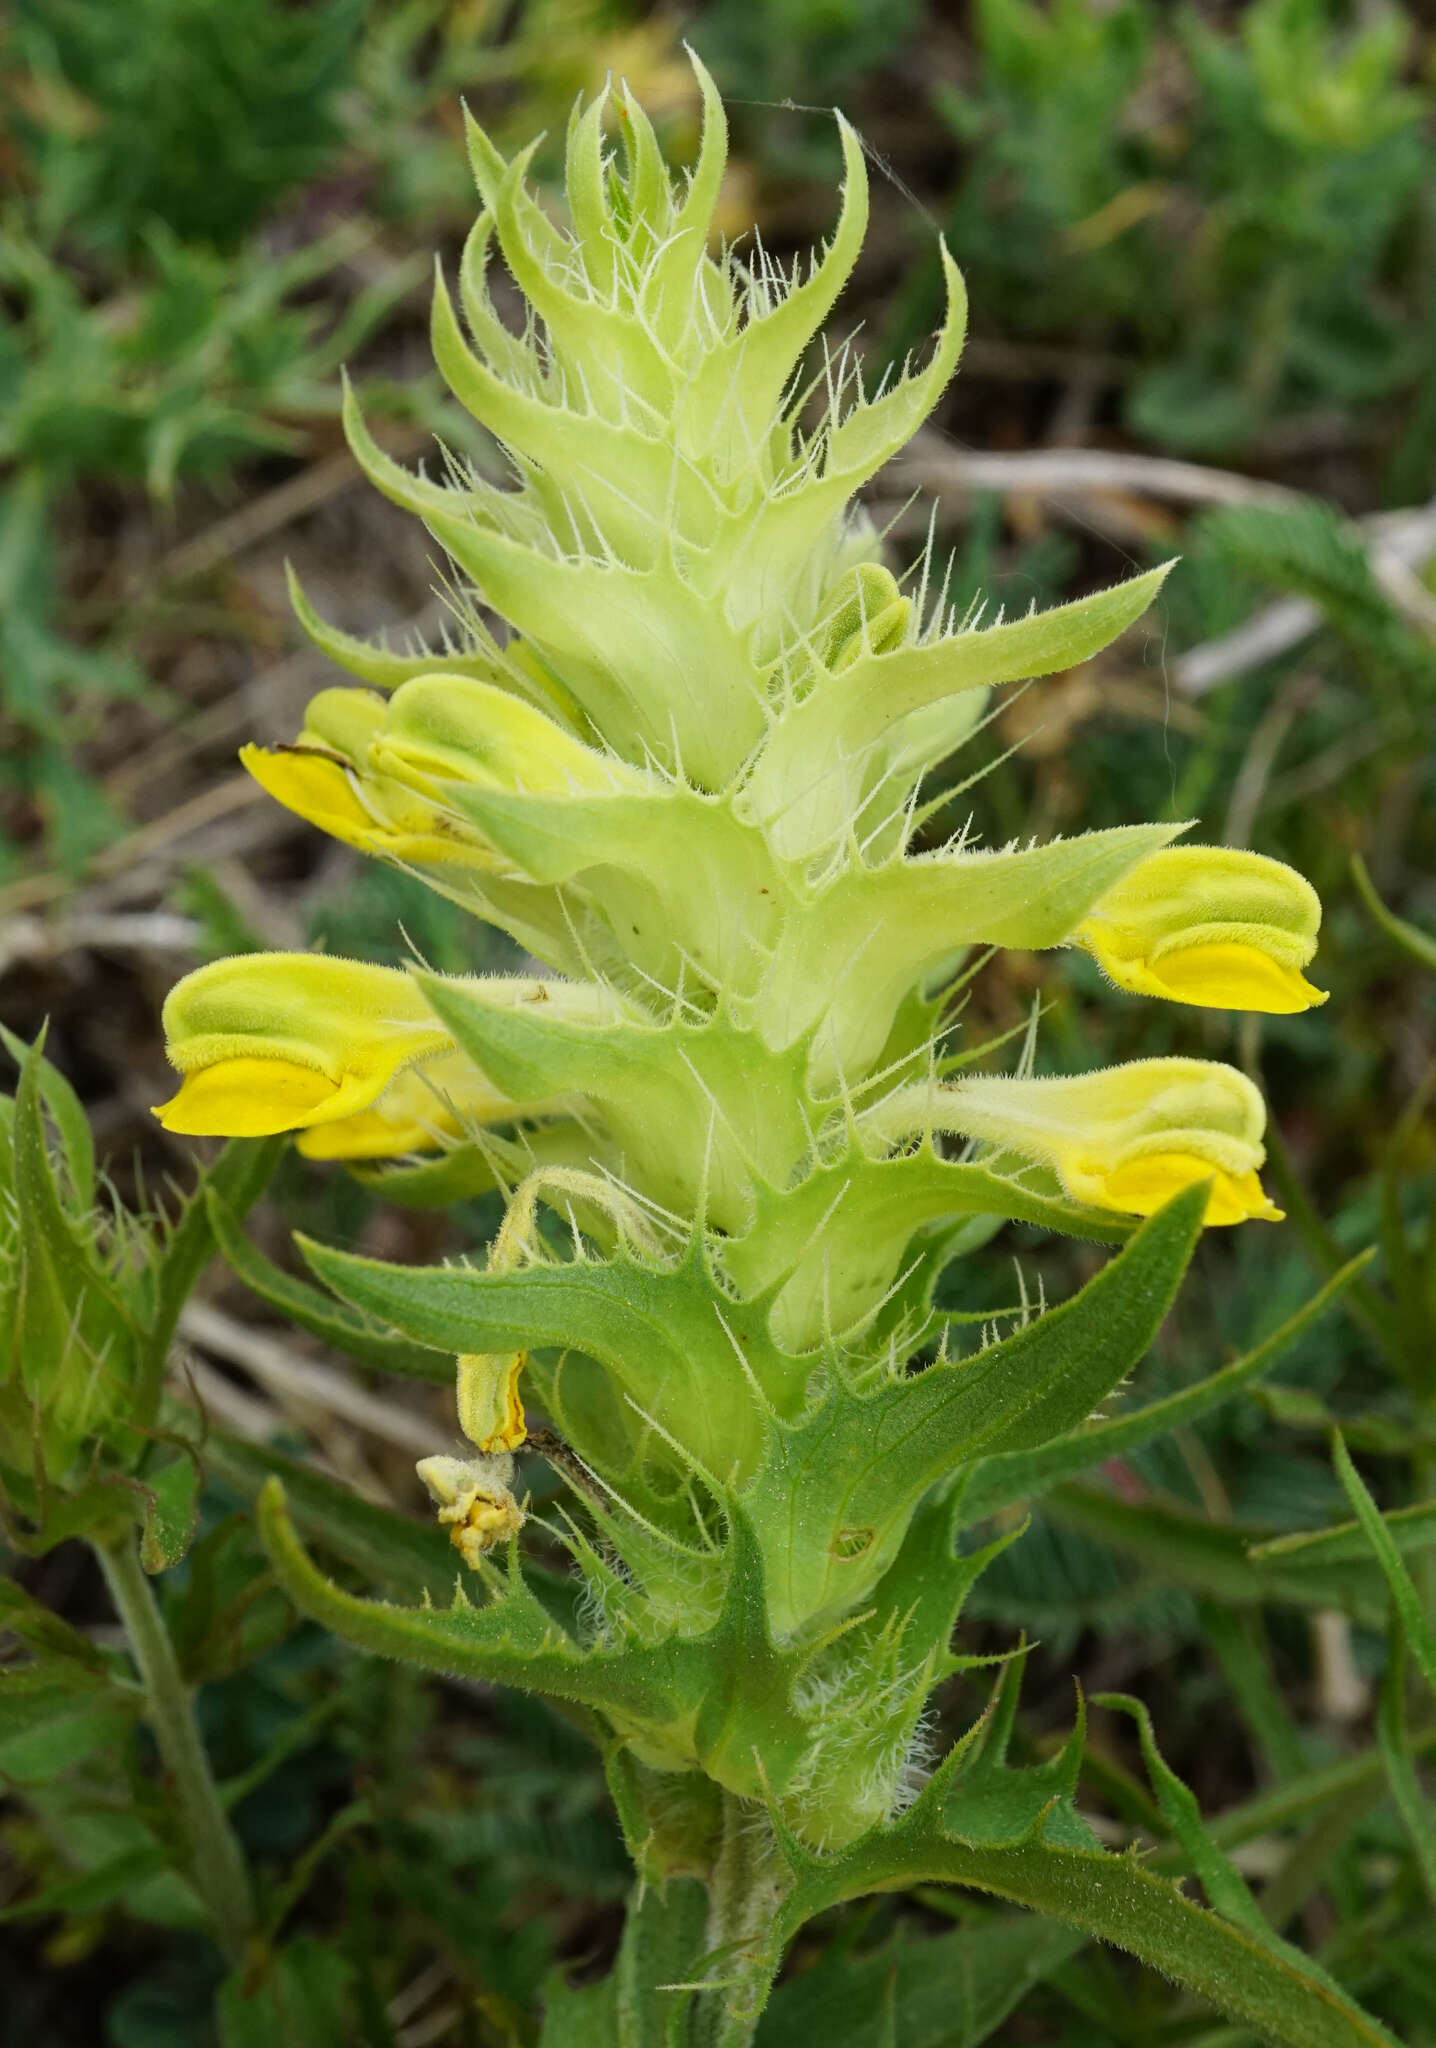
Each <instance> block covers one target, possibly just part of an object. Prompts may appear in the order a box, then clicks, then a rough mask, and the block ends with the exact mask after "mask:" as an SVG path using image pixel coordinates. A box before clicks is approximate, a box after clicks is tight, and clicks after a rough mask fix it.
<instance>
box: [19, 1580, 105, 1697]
mask: <svg viewBox="0 0 1436 2048" xmlns="http://www.w3.org/2000/svg"><path fill="white" fill-rule="evenodd" d="M0 1635H13V1636H16V1637H18V1639H19V1640H20V1641H21V1642H22V1643H24V1644H25V1646H26V1647H27V1648H28V1649H29V1650H31V1651H33V1652H34V1654H35V1656H36V1657H37V1658H38V1659H40V1660H41V1661H42V1662H46V1663H48V1662H50V1661H51V1660H53V1661H55V1662H57V1663H61V1664H66V1665H74V1666H78V1669H79V1672H80V1673H81V1674H86V1673H89V1674H93V1675H94V1676H95V1677H97V1678H102V1677H103V1676H104V1675H105V1672H106V1668H107V1667H106V1664H105V1659H104V1654H103V1652H102V1651H100V1650H99V1649H98V1648H97V1647H96V1645H95V1644H94V1643H92V1642H91V1641H90V1639H89V1637H88V1636H85V1635H81V1633H80V1631H79V1630H78V1629H75V1628H71V1626H70V1624H69V1623H68V1622H67V1621H62V1620H61V1619H60V1617H59V1615H58V1614H52V1613H51V1612H50V1610H49V1608H48V1607H44V1606H42V1605H41V1603H40V1602H39V1601H38V1600H36V1599H35V1598H34V1597H33V1596H32V1595H31V1594H29V1593H27V1592H26V1591H25V1589H24V1587H23V1586H18V1585H17V1584H16V1583H15V1581H14V1579H11V1578H0Z"/></svg>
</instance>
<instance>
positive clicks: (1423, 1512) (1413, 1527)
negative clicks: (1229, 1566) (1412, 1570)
mask: <svg viewBox="0 0 1436 2048" xmlns="http://www.w3.org/2000/svg"><path fill="white" fill-rule="evenodd" d="M1381 1519H1382V1521H1383V1523H1384V1524H1385V1526H1386V1533H1387V1535H1388V1536H1389V1537H1390V1539H1391V1542H1392V1544H1393V1545H1394V1547H1395V1549H1396V1551H1397V1553H1398V1555H1400V1556H1402V1557H1415V1556H1419V1555H1420V1554H1421V1552H1422V1551H1425V1550H1430V1549H1432V1548H1433V1547H1436V1502H1433V1501H1417V1502H1416V1504H1415V1505H1414V1506H1413V1507H1409V1508H1393V1509H1392V1510H1391V1512H1390V1513H1389V1514H1386V1515H1383V1516H1382V1518H1381ZM1247 1556H1248V1557H1249V1558H1250V1559H1251V1561H1252V1563H1253V1564H1254V1565H1258V1566H1261V1565H1272V1566H1275V1567H1276V1568H1278V1569H1279V1570H1281V1571H1283V1572H1287V1571H1300V1570H1301V1569H1302V1568H1303V1566H1306V1565H1314V1566H1317V1567H1321V1566H1325V1565H1347V1564H1369V1563H1370V1561H1371V1540H1370V1538H1369V1537H1368V1535H1367V1533H1366V1527H1365V1524H1364V1523H1362V1522H1342V1523H1340V1524H1338V1526H1337V1527H1336V1528H1334V1529H1316V1530H1302V1531H1300V1532H1299V1533H1298V1534H1296V1535H1294V1536H1274V1537H1273V1538H1272V1539H1271V1541H1270V1542H1268V1543H1254V1544H1253V1545H1252V1547H1251V1548H1250V1550H1248V1552H1247Z"/></svg>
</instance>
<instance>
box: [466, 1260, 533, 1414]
mask: <svg viewBox="0 0 1436 2048" xmlns="http://www.w3.org/2000/svg"><path fill="white" fill-rule="evenodd" d="M491 1270H492V1268H491ZM527 1357H528V1353H527V1352H524V1351H507V1352H497V1351H496V1352H464V1353H461V1355H460V1357H459V1359H458V1389H457V1393H458V1405H459V1427H460V1429H461V1430H462V1431H463V1432H464V1435H465V1436H466V1437H467V1438H468V1439H469V1441H470V1442H471V1443H474V1444H477V1445H478V1447H479V1449H480V1450H481V1451H516V1450H517V1449H518V1447H519V1445H520V1444H521V1443H523V1442H524V1440H525V1438H526V1437H527V1436H528V1433H529V1432H528V1422H527V1419H526V1417H525V1415H524V1404H523V1402H522V1401H521V1400H520V1398H519V1375H520V1373H521V1372H522V1371H523V1369H524V1363H525V1360H526V1359H527Z"/></svg>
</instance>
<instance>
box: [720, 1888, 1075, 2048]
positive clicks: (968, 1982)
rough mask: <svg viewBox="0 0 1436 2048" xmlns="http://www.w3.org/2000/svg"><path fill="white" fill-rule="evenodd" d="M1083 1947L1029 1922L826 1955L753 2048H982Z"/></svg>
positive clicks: (776, 2004)
mask: <svg viewBox="0 0 1436 2048" xmlns="http://www.w3.org/2000/svg"><path fill="white" fill-rule="evenodd" d="M1085 1941H1086V1937H1085V1935H1083V1934H1081V1933H1079V1932H1077V1931H1076V1930H1075V1929H1073V1928H1070V1927H1061V1926H1058V1925H1057V1924H1056V1923H1055V1922H1053V1921H1051V1920H1043V1919H1040V1918H1038V1917H1037V1916H1036V1915H1034V1914H1030V1913H1025V1914H1023V1915H1021V1916H1020V1917H1017V1916H1013V1917H1008V1916H1005V1915H1004V1916H1003V1917H1001V1918H995V1919H989V1920H984V1921H983V1922H981V1923H980V1924H979V1925H976V1926H973V1927H963V1928H959V1929H958V1930H956V1931H955V1932H954V1933H952V1934H939V1935H936V1936H934V1937H932V1938H930V1939H928V1940H920V1939H914V1938H911V1937H908V1938H900V1939H898V1940H896V1941H893V1942H890V1943H889V1944H888V1945H887V1946H886V1947H884V1948H882V1949H879V1950H878V1951H877V1952H876V1954H870V1955H862V1956H852V1955H848V1954H846V1953H844V1952H843V1951H842V1950H841V1949H839V1948H837V1947H830V1948H829V1949H827V1950H826V1951H825V1952H824V1953H823V1954H822V1955H821V1956H819V1958H818V1960H817V1961H816V1962H815V1963H814V1964H813V1966H812V1967H811V1968H810V1969H807V1970H805V1971H804V1972H803V1973H802V1975H801V1976H796V1977H789V1978H788V1979H787V1980H786V1982H784V1983H782V1984H780V1985H779V1986H778V1988H777V1990H776V1991H775V1992H774V1993H773V1996H772V1998H771V1999H770V2000H769V2002H768V2007H767V2010H766V2011H765V2012H764V2014H763V2017H762V2019H761V2021H760V2022H759V2025H758V2032H757V2035H756V2037H755V2048H813V2044H814V2043H815V2042H821V2043H823V2048H979V2044H980V2043H981V2042H983V2041H987V2040H989V2039H991V2037H992V2035H993V2034H995V2033H996V2031H997V2029H998V2028H999V2027H1000V2026H1001V2025H1002V2022H1003V2021H1004V2020H1005V2019H1006V2018H1007V2016H1008V2014H1009V2013H1011V2012H1013V2011H1014V2010H1015V2009H1016V2007H1017V2006H1018V2005H1020V2004H1021V2002H1022V2000H1023V1999H1024V1998H1025V1997H1026V1996H1027V1994H1028V1992H1029V1991H1030V1990H1031V1989H1032V1988H1033V1986H1034V1985H1037V1984H1040V1983H1041V1982H1042V1981H1043V1979H1044V1978H1045V1977H1048V1976H1050V1974H1051V1973H1052V1971H1053V1970H1055V1969H1057V1968H1059V1967H1060V1966H1061V1965H1062V1964H1063V1963H1065V1962H1066V1961H1067V1960H1068V1958H1069V1957H1071V1956H1072V1955H1074V1954H1075V1953H1076V1951H1077V1950H1078V1949H1079V1948H1081V1947H1082V1946H1083V1945H1084V1943H1085Z"/></svg>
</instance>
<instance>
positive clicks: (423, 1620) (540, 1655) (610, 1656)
mask: <svg viewBox="0 0 1436 2048" xmlns="http://www.w3.org/2000/svg"><path fill="white" fill-rule="evenodd" d="M259 1529H260V1535H261V1537H262V1538H263V1541H264V1546H265V1548H266V1550H267V1551H268V1552H269V1556H270V1561H271V1563H272V1564H273V1566H274V1569H275V1572H276V1574H277V1575H278V1578H279V1581H280V1583H281V1585H282V1586H283V1587H284V1589H285V1591H286V1592H287V1593H288V1594H289V1597H290V1598H291V1600H293V1602H294V1604H295V1606H296V1607H298V1608H299V1609H300V1611H301V1613H304V1614H307V1615H308V1616H309V1617H310V1619H311V1620H313V1621H318V1622H322V1623H323V1625H324V1626H325V1627H326V1628H330V1629H332V1630H333V1631H334V1633H335V1634H336V1635H338V1636H342V1637H343V1638H344V1640H345V1641H346V1642H351V1643H354V1644H356V1645H357V1646H358V1647H359V1648H360V1649H363V1650H367V1651H368V1652H370V1654H372V1655H377V1656H381V1657H396V1658H399V1659H400V1660H401V1661H403V1662H406V1663H410V1664H417V1665H418V1666H419V1667H420V1668H421V1669H424V1670H428V1671H446V1672H452V1673H455V1674H457V1675H459V1676H462V1677H468V1678H476V1679H479V1680H481V1681H485V1682H488V1683H498V1684H509V1685H517V1686H522V1687H524V1688H526V1689H527V1690H529V1691H534V1692H543V1693H547V1694H548V1695H550V1696H551V1697H553V1698H556V1699H566V1700H572V1701H575V1702H577V1703H578V1704H580V1705H584V1706H594V1707H599V1708H602V1709H604V1710H605V1711H607V1712H608V1713H610V1714H613V1715H616V1716H618V1717H620V1718H622V1719H624V1720H633V1719H639V1720H647V1719H651V1718H652V1717H653V1716H654V1715H655V1714H656V1715H657V1716H658V1717H659V1718H660V1719H661V1718H662V1717H663V1715H664V1713H665V1712H666V1711H669V1710H670V1708H671V1710H673V1711H677V1708H676V1706H674V1705H673V1703H675V1702H678V1701H682V1703H683V1705H684V1707H685V1708H686V1709H688V1710H690V1711H691V1710H694V1709H696V1705H697V1702H698V1700H699V1699H700V1698H701V1697H702V1694H703V1691H704V1687H705V1684H706V1683H708V1682H711V1679H712V1671H711V1668H710V1660H709V1659H708V1658H707V1657H706V1656H704V1655H703V1654H702V1650H701V1645H698V1644H694V1643H691V1642H690V1643H682V1642H677V1643H675V1642H673V1641H671V1640H670V1641H669V1642H668V1643H665V1644H660V1645H659V1646H658V1647H656V1648H654V1649H647V1648H640V1647H636V1646H629V1647H627V1648H626V1649H623V1650H617V1651H609V1650H589V1651H584V1650H582V1649H580V1647H579V1646H578V1644H577V1643H576V1642H575V1641H574V1639H573V1638H572V1637H571V1636H569V1635H567V1634H566V1633H565V1632H564V1630H563V1629H561V1628H560V1627H559V1626H558V1624H557V1623H556V1622H555V1621H554V1620H553V1618H552V1616H551V1615H550V1614H549V1613H548V1612H547V1610H546V1609H545V1608H544V1607H543V1606H542V1605H541V1603H540V1602H539V1601H538V1599H537V1598H536V1597H535V1596H534V1594H533V1592H532V1590H531V1589H530V1588H529V1586H528V1585H527V1584H526V1583H525V1581H524V1579H523V1576H522V1573H521V1572H520V1569H519V1565H518V1558H517V1553H514V1554H513V1555H512V1556H511V1560H510V1564H509V1567H508V1570H507V1572H506V1573H505V1574H503V1575H499V1574H497V1573H492V1574H486V1575H485V1578H486V1581H487V1582H488V1583H489V1586H490V1597H489V1599H488V1600H487V1602H486V1604H485V1605H483V1606H475V1605H474V1604H473V1603H472V1602H471V1601H470V1600H469V1598H468V1595H467V1594H466V1593H465V1591H464V1589H463V1586H462V1585H461V1584H460V1585H459V1586H458V1587H457V1589H456V1592H455V1597H454V1602H453V1604H452V1605H451V1606H449V1607H443V1608H440V1607H432V1606H431V1607H418V1608H412V1607H395V1606H391V1605H389V1604H388V1603H386V1602H384V1601H378V1600H364V1599H360V1598H359V1597H358V1596H356V1595H355V1594H352V1593H346V1592H344V1591H343V1590H342V1589H341V1588H340V1587H338V1586H336V1585H335V1584H334V1583H333V1581H332V1580H330V1579H326V1578H325V1577H324V1575H323V1574H322V1573H321V1572H320V1571H318V1570H317V1569H316V1567H315V1566H314V1564H313V1563H312V1562H311V1561H310V1559H309V1558H308V1556H307V1555H306V1554H305V1552H304V1550H303V1548H302V1547H301V1545H300V1543H299V1540H298V1538H297V1537H296V1535H295V1532H294V1525H293V1522H292V1520H291V1519H290V1516H289V1512H288V1508H287V1506H286V1503H285V1496H284V1489H283V1487H282V1486H281V1485H280V1482H279V1481H278V1480H277V1479H268V1480H266V1481H265V1484H264V1486H263V1487H262V1488H261V1490H260V1494H259Z"/></svg>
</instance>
